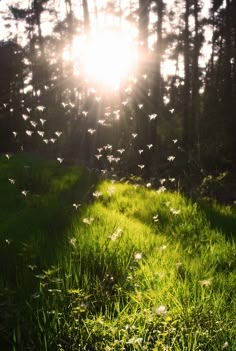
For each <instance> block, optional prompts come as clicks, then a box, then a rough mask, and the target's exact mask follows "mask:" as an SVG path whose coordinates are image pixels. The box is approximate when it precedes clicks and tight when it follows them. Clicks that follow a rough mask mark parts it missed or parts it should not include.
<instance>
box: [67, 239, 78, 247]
mask: <svg viewBox="0 0 236 351" xmlns="http://www.w3.org/2000/svg"><path fill="white" fill-rule="evenodd" d="M76 241H77V240H76V238H70V240H69V243H70V244H71V245H72V246H74V247H75V244H76Z"/></svg>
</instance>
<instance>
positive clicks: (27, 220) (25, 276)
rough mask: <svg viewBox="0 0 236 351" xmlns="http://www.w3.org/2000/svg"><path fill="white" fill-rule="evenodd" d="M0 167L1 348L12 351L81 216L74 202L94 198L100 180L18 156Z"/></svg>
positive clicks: (76, 169) (82, 170) (72, 168)
mask: <svg viewBox="0 0 236 351" xmlns="http://www.w3.org/2000/svg"><path fill="white" fill-rule="evenodd" d="M0 169H1V174H0V194H1V197H0V267H1V272H0V310H1V311H0V340H1V341H0V349H4V350H8V349H9V350H10V349H12V348H11V347H10V344H11V341H12V340H13V330H12V328H13V326H14V325H16V318H17V314H19V311H20V310H21V308H22V306H24V304H25V301H26V300H27V298H28V297H29V296H30V295H32V293H34V291H37V288H36V287H37V285H38V280H37V279H36V275H37V274H38V273H41V272H42V270H44V269H48V267H49V266H51V265H57V258H58V254H61V253H63V252H64V251H63V250H64V247H65V244H67V242H68V234H69V232H68V229H69V228H70V225H71V223H72V221H73V219H74V217H75V216H76V215H78V214H79V211H76V209H75V207H73V203H81V204H83V203H87V202H88V200H90V196H91V192H92V191H93V189H94V188H95V187H96V184H97V182H98V177H97V176H96V175H95V174H94V173H92V172H88V171H87V170H86V169H85V168H82V167H75V166H70V167H69V166H63V165H59V164H57V163H55V162H45V161H42V160H40V159H29V158H25V157H22V158H20V157H16V156H13V157H12V158H11V159H10V160H6V159H4V157H1V156H0ZM24 190H26V191H27V192H26V195H25V194H23V193H22V192H23V191H24ZM4 340H5V341H4Z"/></svg>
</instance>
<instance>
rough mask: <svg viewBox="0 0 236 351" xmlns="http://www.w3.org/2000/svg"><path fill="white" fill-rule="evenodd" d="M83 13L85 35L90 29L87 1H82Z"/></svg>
mask: <svg viewBox="0 0 236 351" xmlns="http://www.w3.org/2000/svg"><path fill="white" fill-rule="evenodd" d="M83 13H84V30H85V33H88V32H89V28H90V18H89V10H88V1H87V0H83Z"/></svg>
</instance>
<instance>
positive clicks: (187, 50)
mask: <svg viewBox="0 0 236 351" xmlns="http://www.w3.org/2000/svg"><path fill="white" fill-rule="evenodd" d="M189 13H190V4H189V0H185V14H184V21H185V29H184V97H183V104H184V115H183V117H184V121H183V122H184V123H183V128H184V130H183V142H184V147H185V149H186V151H187V152H189V151H190V149H191V140H190V97H191V95H190V38H189V36H190V33H189Z"/></svg>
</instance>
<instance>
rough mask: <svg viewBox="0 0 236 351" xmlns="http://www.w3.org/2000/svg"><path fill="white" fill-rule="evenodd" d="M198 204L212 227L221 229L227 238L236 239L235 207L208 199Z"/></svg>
mask: <svg viewBox="0 0 236 351" xmlns="http://www.w3.org/2000/svg"><path fill="white" fill-rule="evenodd" d="M198 205H199V208H200V210H201V211H202V212H203V213H204V215H205V216H206V218H207V220H208V221H209V224H210V226H211V228H212V229H216V230H218V231H220V232H221V233H222V234H223V235H224V236H225V238H226V239H227V240H231V241H232V240H235V239H236V210H235V209H231V208H225V207H220V206H218V205H216V204H212V203H208V202H206V201H200V202H199V203H198Z"/></svg>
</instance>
